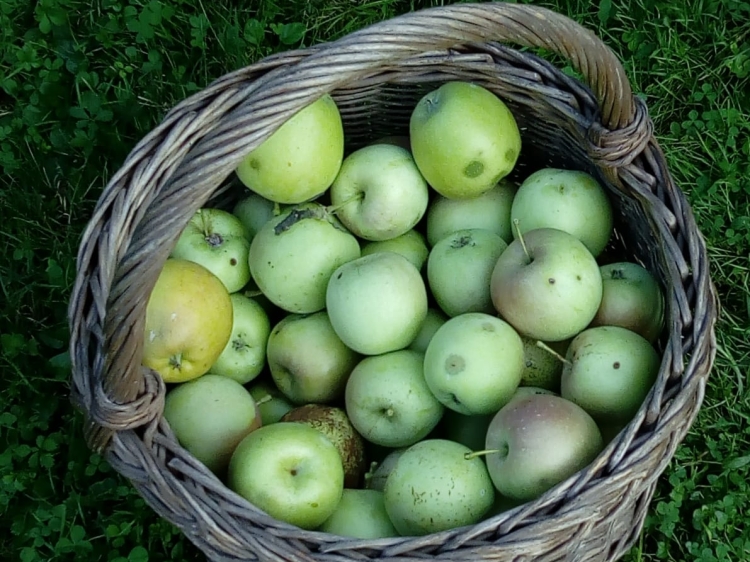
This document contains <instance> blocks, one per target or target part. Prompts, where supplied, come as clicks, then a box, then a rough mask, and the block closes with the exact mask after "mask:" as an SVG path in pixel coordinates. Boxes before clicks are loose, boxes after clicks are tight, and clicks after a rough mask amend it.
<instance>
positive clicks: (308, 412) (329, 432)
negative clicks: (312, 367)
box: [281, 404, 366, 488]
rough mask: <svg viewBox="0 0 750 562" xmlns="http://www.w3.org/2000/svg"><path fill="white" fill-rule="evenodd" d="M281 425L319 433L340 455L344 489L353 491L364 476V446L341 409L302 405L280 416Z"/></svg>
mask: <svg viewBox="0 0 750 562" xmlns="http://www.w3.org/2000/svg"><path fill="white" fill-rule="evenodd" d="M281 421H283V422H300V423H304V424H307V425H309V426H310V427H313V428H315V429H317V430H318V431H320V432H321V433H323V435H325V436H326V437H328V439H330V440H331V443H333V444H334V445H336V448H337V449H338V451H339V454H340V455H341V460H342V462H343V464H344V486H345V487H346V488H357V487H359V485H360V480H361V479H362V476H363V474H364V472H365V468H366V467H365V444H364V441H363V440H362V436H361V435H360V434H359V433H357V430H356V429H354V427H353V426H352V424H351V422H350V421H349V418H347V417H346V412H345V411H344V410H342V409H341V408H336V407H333V406H325V405H322V404H305V405H304V406H300V407H299V408H295V409H294V410H291V411H290V412H287V413H286V414H284V417H282V418H281Z"/></svg>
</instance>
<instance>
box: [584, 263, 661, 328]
mask: <svg viewBox="0 0 750 562" xmlns="http://www.w3.org/2000/svg"><path fill="white" fill-rule="evenodd" d="M599 270H600V271H601V274H602V283H603V285H602V303H601V305H600V306H599V310H598V312H597V313H596V316H594V319H593V320H592V321H591V326H620V327H622V328H627V329H628V330H632V331H633V332H636V333H637V334H640V335H641V336H643V337H644V338H646V339H647V340H648V341H649V342H651V343H654V341H656V339H657V338H658V337H659V335H660V334H661V331H662V329H663V327H664V295H663V293H662V291H661V288H660V287H659V284H658V283H657V281H656V278H655V277H654V276H653V275H652V274H651V272H650V271H649V270H648V269H646V268H645V267H643V266H642V265H639V264H637V263H632V262H617V263H610V264H607V265H603V266H601V267H600V268H599Z"/></svg>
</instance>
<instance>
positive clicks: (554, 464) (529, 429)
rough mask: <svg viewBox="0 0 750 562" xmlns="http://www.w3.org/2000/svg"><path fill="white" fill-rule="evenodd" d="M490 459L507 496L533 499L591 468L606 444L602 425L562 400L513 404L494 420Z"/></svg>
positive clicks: (533, 398)
mask: <svg viewBox="0 0 750 562" xmlns="http://www.w3.org/2000/svg"><path fill="white" fill-rule="evenodd" d="M485 447H486V450H485V451H483V453H484V454H486V457H485V461H486V462H487V469H488V470H489V473H490V477H491V478H492V482H493V484H494V485H495V488H496V489H497V491H499V492H500V493H501V494H502V495H503V496H505V497H507V498H510V499H513V500H518V501H524V502H525V501H531V500H534V499H536V498H538V497H539V496H541V495H542V494H543V493H545V492H546V491H548V490H549V489H551V488H552V487H554V486H556V485H557V484H559V483H560V482H563V481H564V480H566V479H567V478H569V477H570V476H573V475H574V474H575V473H576V472H578V471H579V470H581V469H583V468H584V467H586V466H588V465H589V464H590V463H591V462H592V461H593V460H594V459H595V458H596V456H597V455H598V454H599V453H600V452H601V451H602V449H603V447H604V444H603V441H602V435H601V432H600V431H599V428H598V427H597V425H596V422H595V421H594V420H593V419H592V418H591V416H590V415H588V414H587V413H586V412H585V411H584V410H583V409H582V408H581V407H580V406H578V405H576V404H574V403H573V402H570V401H568V400H565V399H564V398H561V397H559V396H553V395H548V394H530V395H528V396H526V397H520V398H516V399H513V400H511V401H510V402H509V403H508V404H506V405H505V406H504V407H503V408H502V409H501V410H500V411H499V412H498V413H497V414H495V417H494V418H493V419H492V421H491V422H490V426H489V428H488V429H487V438H486V441H485Z"/></svg>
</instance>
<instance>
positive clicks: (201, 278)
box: [142, 258, 233, 383]
mask: <svg viewBox="0 0 750 562" xmlns="http://www.w3.org/2000/svg"><path fill="white" fill-rule="evenodd" d="M232 322H233V312H232V301H231V299H230V297H229V293H228V292H227V289H226V287H225V286H224V284H223V283H222V282H221V281H220V280H219V278H218V277H216V275H214V274H213V273H211V272H210V271H209V270H208V269H206V268H205V267H203V266H202V265H199V264H197V263H195V262H192V261H188V260H179V259H175V258H169V259H167V260H166V261H165V262H164V265H163V267H162V270H161V272H160V273H159V277H158V278H157V281H156V284H155V285H154V288H153V291H152V292H151V295H149V299H148V303H147V305H146V319H145V325H144V331H143V359H142V363H143V365H144V366H146V367H149V368H151V369H153V370H154V371H156V372H157V373H159V374H160V375H161V377H162V379H164V382H167V383H178V382H186V381H189V380H192V379H195V378H198V377H200V376H202V375H205V374H206V373H207V372H208V370H209V369H210V368H211V365H213V364H214V362H215V361H216V359H217V358H218V357H219V355H221V352H222V351H223V350H224V348H225V347H226V345H227V342H229V337H230V335H231V333H232Z"/></svg>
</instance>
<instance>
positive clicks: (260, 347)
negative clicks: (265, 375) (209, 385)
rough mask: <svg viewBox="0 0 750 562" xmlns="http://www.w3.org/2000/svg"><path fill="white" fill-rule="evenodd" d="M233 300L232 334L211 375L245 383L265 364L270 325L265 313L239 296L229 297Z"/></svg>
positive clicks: (249, 300)
mask: <svg viewBox="0 0 750 562" xmlns="http://www.w3.org/2000/svg"><path fill="white" fill-rule="evenodd" d="M230 299H231V301H232V317H233V323H232V334H231V335H230V336H229V341H228V342H227V345H226V347H224V351H222V352H221V355H219V357H218V358H217V359H216V361H214V364H213V365H212V366H211V369H210V372H211V373H212V374H214V375H221V376H223V377H229V378H231V379H234V380H236V381H237V382H238V383H240V384H247V383H248V382H250V381H251V380H253V379H254V378H255V377H257V376H258V375H259V374H260V373H261V371H262V370H263V367H265V365H266V344H267V343H268V336H269V334H270V332H271V324H270V322H269V320H268V315H267V314H266V311H265V310H263V307H261V306H260V305H259V304H258V303H257V302H255V301H254V300H253V299H249V298H247V297H246V296H244V295H243V294H241V293H234V294H232V295H230Z"/></svg>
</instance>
